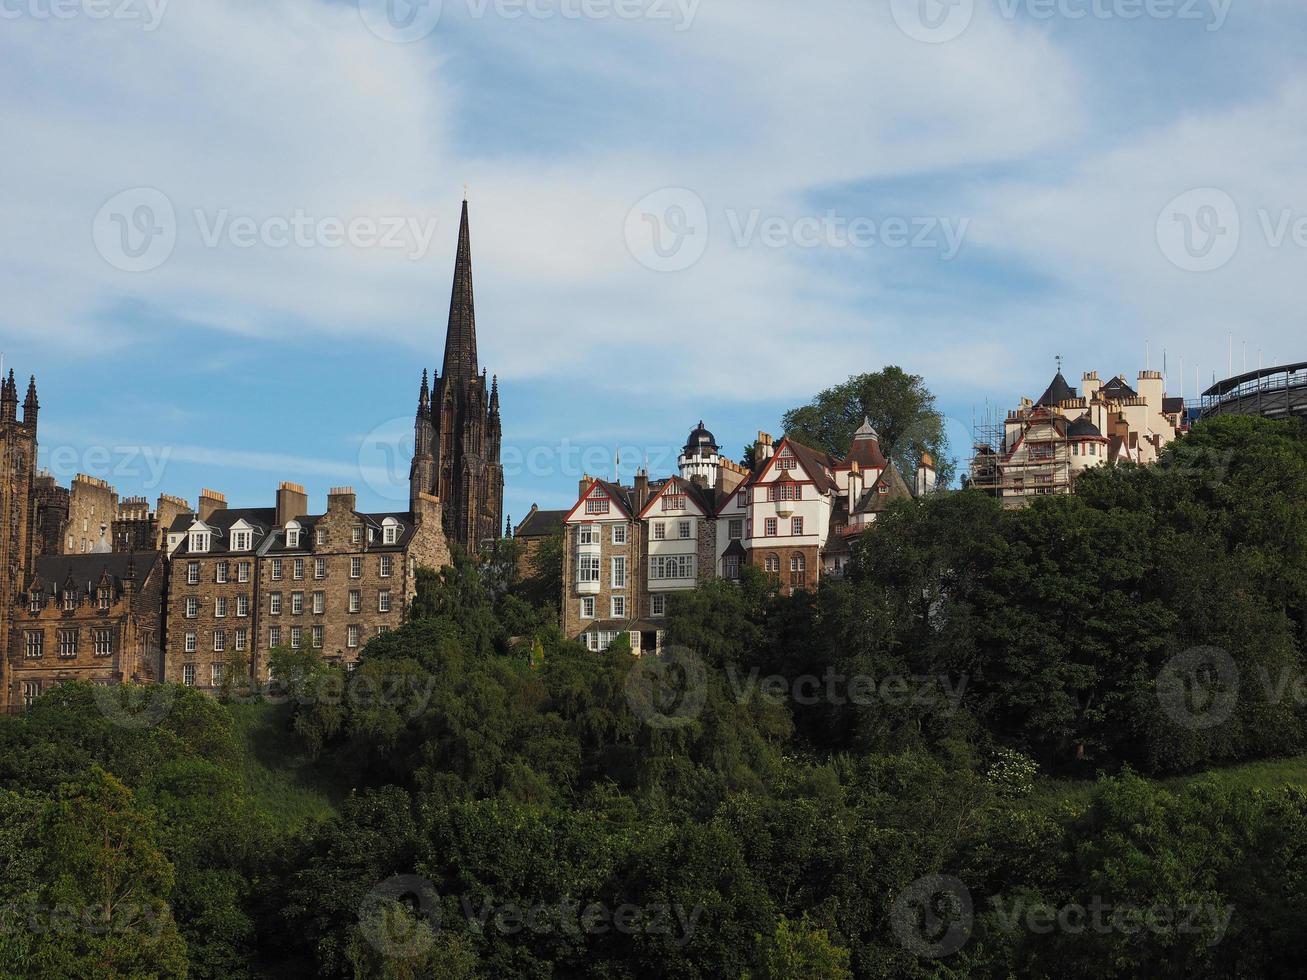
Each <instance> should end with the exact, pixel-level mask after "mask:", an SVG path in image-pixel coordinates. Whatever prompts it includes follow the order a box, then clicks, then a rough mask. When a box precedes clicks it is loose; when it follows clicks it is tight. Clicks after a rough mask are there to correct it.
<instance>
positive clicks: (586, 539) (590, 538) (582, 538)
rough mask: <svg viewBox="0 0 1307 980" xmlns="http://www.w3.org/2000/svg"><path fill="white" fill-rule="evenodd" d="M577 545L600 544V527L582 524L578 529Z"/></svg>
mask: <svg viewBox="0 0 1307 980" xmlns="http://www.w3.org/2000/svg"><path fill="white" fill-rule="evenodd" d="M576 543H577V544H598V543H599V525H598V524H582V525H581V526H580V527H578V528H577V529H576Z"/></svg>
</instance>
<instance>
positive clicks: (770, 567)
mask: <svg viewBox="0 0 1307 980" xmlns="http://www.w3.org/2000/svg"><path fill="white" fill-rule="evenodd" d="M763 569H764V570H766V571H767V572H769V573H771V574H773V575H779V574H780V573H781V559H780V556H779V555H768V556H767V557H766V558H764V559H763Z"/></svg>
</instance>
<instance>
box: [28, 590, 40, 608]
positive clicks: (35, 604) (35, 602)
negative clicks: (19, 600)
mask: <svg viewBox="0 0 1307 980" xmlns="http://www.w3.org/2000/svg"><path fill="white" fill-rule="evenodd" d="M43 602H44V600H43V598H42V596H41V593H39V592H33V593H32V600H31V605H29V606H28V607H27V608H28V611H29V612H34V613H39V612H40V611H41V606H42V604H43Z"/></svg>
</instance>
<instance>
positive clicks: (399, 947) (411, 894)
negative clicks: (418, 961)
mask: <svg viewBox="0 0 1307 980" xmlns="http://www.w3.org/2000/svg"><path fill="white" fill-rule="evenodd" d="M359 931H360V932H362V933H363V938H364V939H366V940H367V941H368V942H369V943H371V944H372V946H373V948H374V949H376V950H377V952H379V953H381V955H382V956H385V957H389V958H391V959H401V960H407V959H412V958H414V957H416V956H421V955H423V954H424V953H426V952H427V951H428V950H429V949H431V946H432V944H433V942H434V941H435V936H436V933H438V932H439V931H440V895H439V893H438V892H437V891H436V886H435V885H433V884H432V883H431V882H429V881H427V880H426V879H425V878H420V877H418V876H417V875H395V876H394V877H393V878H387V879H386V880H385V881H383V882H382V883H381V884H379V885H377V886H376V887H375V888H373V889H371V890H370V891H369V892H368V893H367V895H365V896H364V897H363V902H362V904H361V905H360V906H359Z"/></svg>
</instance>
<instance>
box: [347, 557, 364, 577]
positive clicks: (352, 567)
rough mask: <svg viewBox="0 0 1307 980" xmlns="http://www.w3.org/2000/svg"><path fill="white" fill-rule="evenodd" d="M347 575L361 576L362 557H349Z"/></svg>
mask: <svg viewBox="0 0 1307 980" xmlns="http://www.w3.org/2000/svg"><path fill="white" fill-rule="evenodd" d="M349 577H350V578H362V577H363V559H362V558H351V559H350V560H349Z"/></svg>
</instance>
